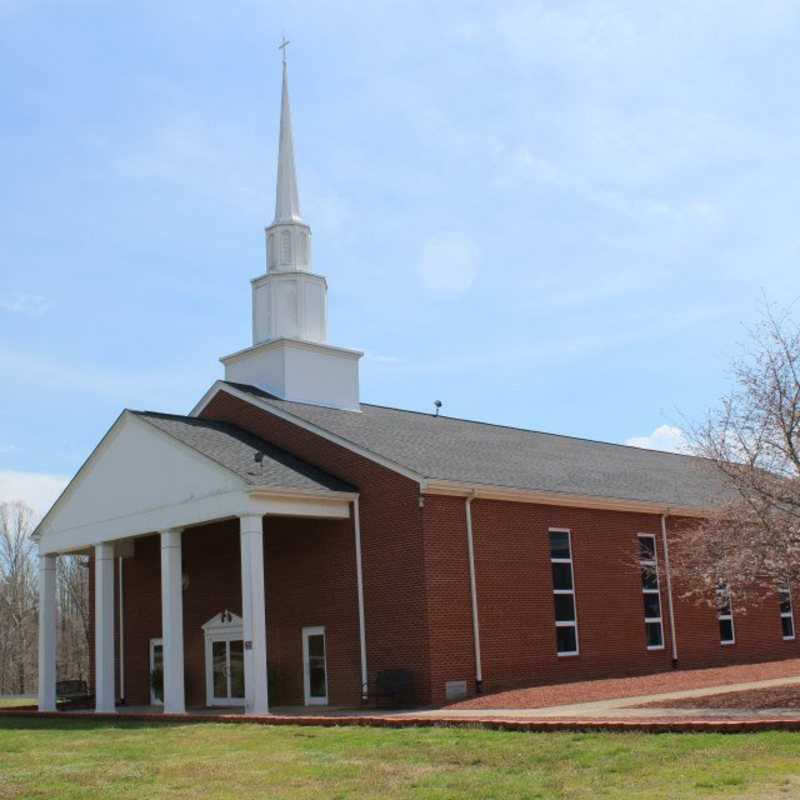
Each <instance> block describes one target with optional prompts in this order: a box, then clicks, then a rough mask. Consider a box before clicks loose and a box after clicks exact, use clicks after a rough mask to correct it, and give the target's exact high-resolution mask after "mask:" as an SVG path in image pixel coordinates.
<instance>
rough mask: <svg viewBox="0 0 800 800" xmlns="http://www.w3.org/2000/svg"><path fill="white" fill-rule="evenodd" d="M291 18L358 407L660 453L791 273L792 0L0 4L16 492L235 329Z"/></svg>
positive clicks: (185, 406) (192, 376)
mask: <svg viewBox="0 0 800 800" xmlns="http://www.w3.org/2000/svg"><path fill="white" fill-rule="evenodd" d="M283 31H286V33H287V35H288V36H289V38H290V39H291V40H292V45H291V46H290V54H289V61H290V89H291V96H292V111H293V117H294V125H295V148H296V154H297V161H298V171H299V183H300V201H301V206H302V209H303V213H304V216H305V218H306V220H307V221H308V222H309V223H310V224H311V226H312V229H313V232H314V259H315V267H316V269H317V270H318V271H320V272H322V273H324V274H325V275H326V276H327V277H328V281H329V286H330V294H329V315H330V319H329V327H330V336H329V338H330V341H331V342H332V343H335V344H340V345H343V346H351V347H357V348H360V349H363V350H365V351H366V356H365V358H364V360H363V362H362V399H364V400H366V401H369V402H376V403H383V404H387V405H394V406H400V407H405V408H412V409H420V410H429V409H431V408H432V404H433V400H434V399H441V400H442V401H443V402H444V408H443V411H444V412H445V413H448V414H450V415H453V416H464V417H470V418H477V419H484V420H491V421H497V422H502V423H508V424H513V425H521V426H525V427H532V428H537V429H541V430H547V431H554V432H559V433H567V434H573V435H577V436H586V437H591V438H599V439H606V440H610V441H617V442H625V441H629V440H632V439H634V440H635V441H637V442H639V443H641V444H653V443H656V444H659V445H661V446H674V445H675V444H676V440H677V435H676V431H674V430H670V429H662V431H661V433H660V434H657V435H654V431H656V430H657V429H658V428H660V427H661V426H672V427H674V426H679V425H680V424H681V421H682V419H684V418H689V419H691V418H696V417H698V416H700V415H702V413H703V412H704V411H705V409H706V408H708V407H709V406H710V405H712V404H713V403H714V402H715V400H716V399H717V398H718V397H719V395H720V394H721V393H722V392H723V391H724V390H725V388H726V387H727V386H728V380H729V374H728V364H729V362H730V359H731V357H732V355H733V354H734V353H735V351H736V348H737V343H738V342H740V341H741V340H742V339H743V337H744V329H745V326H747V325H748V324H749V323H751V322H752V321H753V320H754V319H755V317H756V316H757V314H758V307H759V303H760V301H761V296H762V294H763V295H765V296H766V297H767V298H769V299H770V300H772V301H775V302H778V303H782V304H786V303H791V302H792V301H794V300H795V299H796V298H797V297H798V295H800V280H798V274H800V271H799V270H798V255H800V225H798V221H797V219H798V217H797V201H798V197H800V102H798V96H797V87H798V85H800V2H788V0H783V1H782V0H762V2H759V3H752V2H746V1H745V0H735V1H734V0H729V1H727V2H726V1H725V0H691V2H688V1H684V0H674V2H672V3H669V4H655V3H641V2H638V1H637V2H624V1H623V0H620V1H619V2H603V1H602V0H597V1H596V2H582V1H579V0H574V1H573V0H558V2H536V1H535V0H529V1H528V2H520V3H515V2H492V3H475V2H469V1H467V2H464V0H462V1H461V2H443V1H441V0H425V1H424V2H415V1H414V0H411V1H409V0H405V1H404V2H402V3H398V2H381V1H380V0H377V1H376V2H370V3H349V2H341V3H322V2H315V1H314V0H306V1H305V2H302V3H299V2H281V3H272V2H255V1H253V2H248V1H247V0H242V1H241V2H235V1H234V2H230V3H226V4H219V3H210V2H204V1H203V0H194V2H192V3H163V2H135V1H134V2H129V3H125V4H123V3H118V2H101V0H96V1H95V2H92V0H71V1H70V2H65V1H64V0H62V1H61V2H37V1H36V0H0V175H1V176H2V181H0V243H1V244H2V246H1V247H0V376H2V387H3V388H2V399H0V500H1V499H7V498H9V497H11V496H21V497H24V498H26V499H28V501H29V502H31V503H33V504H34V505H35V506H36V507H37V508H38V509H39V510H43V508H44V507H45V506H46V504H47V502H48V501H49V499H51V498H52V495H53V493H54V492H55V491H57V489H58V488H59V487H60V486H62V485H63V483H64V481H65V480H66V478H67V477H68V476H70V475H71V474H72V473H74V471H75V470H76V469H77V467H78V466H79V465H80V464H81V462H82V461H83V460H84V458H85V457H86V456H87V455H88V453H89V452H90V451H91V449H92V447H93V446H94V445H95V444H96V442H97V441H98V440H99V438H100V437H101V436H102V434H103V433H104V432H105V431H106V430H107V428H108V427H109V426H110V424H111V423H112V422H113V421H114V419H115V418H116V416H117V414H118V413H119V412H120V410H121V409H122V408H123V407H126V406H127V407H132V408H148V409H161V410H166V411H174V412H179V413H185V412H187V411H188V410H189V409H190V408H191V407H192V405H193V404H194V402H195V401H196V400H197V399H198V398H199V397H200V396H201V395H202V393H203V392H204V391H205V389H206V388H207V387H208V386H209V385H210V384H211V383H212V382H213V381H214V380H215V379H216V378H219V377H221V376H222V369H221V365H220V364H219V363H218V361H217V359H218V357H219V356H221V355H224V354H227V353H230V352H233V351H235V350H237V349H239V348H241V347H243V346H246V345H248V344H249V343H250V341H249V334H250V306H249V303H250V298H249V279H250V278H252V277H254V276H256V275H258V274H259V273H261V272H262V271H263V270H264V243H263V227H264V225H265V224H267V223H268V222H269V221H270V220H271V218H272V213H273V203H274V188H273V187H274V173H275V160H276V150H277V126H278V111H279V109H278V103H279V90H280V63H279V53H278V51H277V49H276V46H277V43H278V41H279V39H280V37H281V34H282V32H283Z"/></svg>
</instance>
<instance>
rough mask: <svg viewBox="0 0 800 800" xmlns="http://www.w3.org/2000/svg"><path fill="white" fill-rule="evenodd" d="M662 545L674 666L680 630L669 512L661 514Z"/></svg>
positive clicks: (676, 664)
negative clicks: (673, 577) (668, 538)
mask: <svg viewBox="0 0 800 800" xmlns="http://www.w3.org/2000/svg"><path fill="white" fill-rule="evenodd" d="M661 546H662V547H663V549H664V569H665V571H666V575H667V603H668V604H669V630H670V638H671V639H672V667H673V669H674V668H676V667H677V666H678V632H677V631H676V630H675V607H674V605H673V603H672V569H671V568H670V565H669V543H668V542H667V513H666V512H665V513H663V514H662V515H661Z"/></svg>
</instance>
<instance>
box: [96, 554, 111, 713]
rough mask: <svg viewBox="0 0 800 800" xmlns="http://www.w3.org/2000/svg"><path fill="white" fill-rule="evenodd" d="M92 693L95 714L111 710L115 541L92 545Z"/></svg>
mask: <svg viewBox="0 0 800 800" xmlns="http://www.w3.org/2000/svg"><path fill="white" fill-rule="evenodd" d="M94 664H95V666H94V682H95V687H94V693H95V706H94V708H95V711H96V712H97V713H98V714H108V713H112V714H113V713H114V712H115V711H116V697H115V691H114V545H113V544H112V543H111V542H103V543H102V544H97V545H95V548H94Z"/></svg>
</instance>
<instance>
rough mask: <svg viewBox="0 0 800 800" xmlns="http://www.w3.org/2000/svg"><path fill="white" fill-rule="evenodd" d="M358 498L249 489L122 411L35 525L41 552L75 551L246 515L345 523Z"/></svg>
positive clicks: (218, 466) (343, 494)
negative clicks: (351, 506) (324, 519)
mask: <svg viewBox="0 0 800 800" xmlns="http://www.w3.org/2000/svg"><path fill="white" fill-rule="evenodd" d="M356 496H357V495H355V494H354V493H352V492H328V491H316V490H308V491H303V490H296V489H290V488H285V487H265V486H250V485H249V484H247V483H246V482H245V481H244V480H243V479H242V478H241V477H239V476H238V475H237V474H236V473H235V472H233V471H231V470H229V469H228V468H227V467H224V466H222V465H221V464H219V463H218V462H216V461H214V460H213V459H211V458H208V457H207V456H205V455H203V454H202V453H199V452H198V451H196V450H194V449H192V448H191V447H189V446H188V445H186V444H184V443H183V442H180V441H179V440H177V439H176V438H175V437H173V436H171V435H169V434H168V433H165V432H164V431H162V430H161V429H160V428H158V427H156V426H154V425H150V424H148V423H147V422H146V421H144V420H143V419H141V418H140V417H138V416H137V415H136V414H133V413H131V412H124V413H123V414H122V415H121V416H120V417H119V418H118V419H117V421H116V422H115V423H114V425H113V426H112V428H111V430H109V432H108V433H107V434H106V436H104V437H103V439H102V440H101V442H100V444H99V445H98V446H97V447H96V448H95V450H94V451H93V452H92V454H91V455H90V456H89V458H88V459H87V460H86V462H85V463H84V465H83V466H82V467H81V469H80V470H79V471H78V474H77V475H76V476H75V477H74V478H73V479H72V481H71V482H70V484H69V485H68V486H67V488H66V489H65V491H64V492H63V493H62V495H61V497H60V498H59V499H58V500H57V501H56V503H55V505H54V506H53V508H52V509H51V510H50V512H49V513H48V514H47V516H46V517H45V519H44V520H43V521H42V523H41V524H40V525H39V527H38V528H37V532H38V534H39V551H40V553H42V554H52V553H65V552H75V551H78V550H83V549H85V548H86V547H91V546H93V545H96V544H99V543H100V542H111V541H115V540H119V539H127V538H131V537H136V536H143V535H147V534H150V533H154V532H156V531H160V530H166V529H168V528H183V527H187V526H192V525H200V524H205V523H208V522H213V521H216V520H220V519H226V518H230V517H236V516H240V515H242V514H257V515H261V516H265V515H275V516H297V517H322V518H333V519H347V518H348V517H349V516H350V503H351V501H352V500H353V499H354V497H356Z"/></svg>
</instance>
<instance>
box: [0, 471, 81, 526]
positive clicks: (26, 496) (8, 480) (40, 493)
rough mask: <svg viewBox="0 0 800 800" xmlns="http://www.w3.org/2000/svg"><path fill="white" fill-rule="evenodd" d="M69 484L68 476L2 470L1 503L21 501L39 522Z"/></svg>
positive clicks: (0, 476)
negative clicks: (32, 511) (29, 508)
mask: <svg viewBox="0 0 800 800" xmlns="http://www.w3.org/2000/svg"><path fill="white" fill-rule="evenodd" d="M68 482H69V478H68V477H67V476H66V475H52V474H49V473H46V472H17V471H15V470H0V503H6V502H12V501H15V500H21V501H22V502H23V503H26V504H27V505H29V506H30V507H31V508H32V509H33V510H34V514H35V517H36V519H37V521H38V520H39V519H41V518H42V517H43V516H44V515H45V514H46V513H47V512H48V511H49V510H50V506H52V505H53V503H54V502H55V501H56V499H57V498H58V496H59V495H60V494H61V492H63V491H64V487H65V486H66V485H67V483H68Z"/></svg>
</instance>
